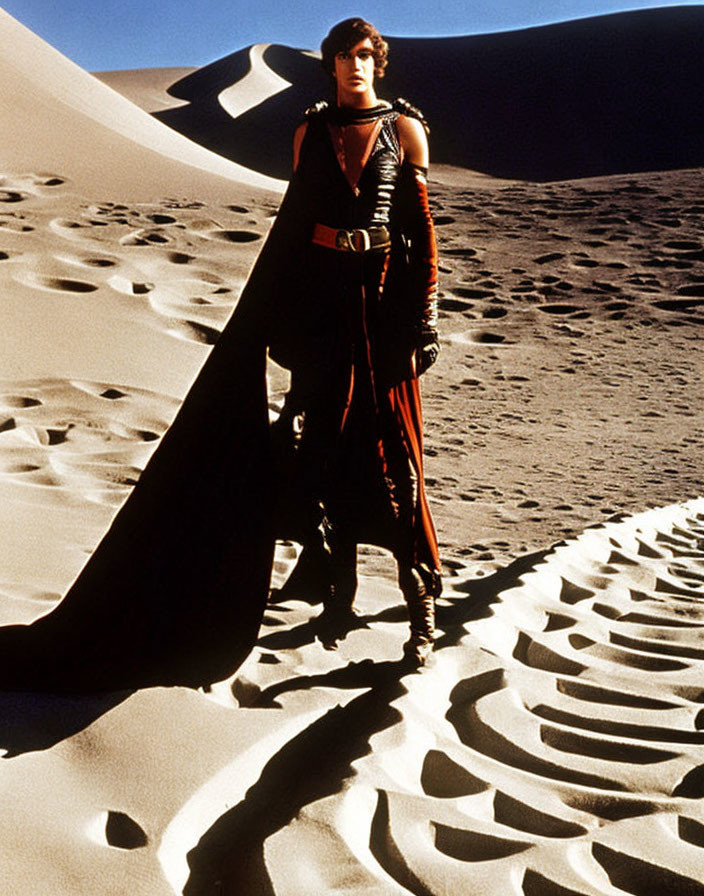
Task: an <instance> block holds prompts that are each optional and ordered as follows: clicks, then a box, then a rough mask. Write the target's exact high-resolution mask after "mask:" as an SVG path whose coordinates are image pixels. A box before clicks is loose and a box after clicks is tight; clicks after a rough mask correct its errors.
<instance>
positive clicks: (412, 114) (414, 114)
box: [392, 97, 430, 134]
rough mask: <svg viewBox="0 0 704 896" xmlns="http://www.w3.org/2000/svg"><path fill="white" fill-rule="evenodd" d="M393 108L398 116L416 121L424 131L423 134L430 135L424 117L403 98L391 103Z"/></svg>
mask: <svg viewBox="0 0 704 896" xmlns="http://www.w3.org/2000/svg"><path fill="white" fill-rule="evenodd" d="M392 105H393V108H394V110H395V111H396V112H398V113H399V114H400V115H406V116H407V117H408V118H415V119H417V120H418V121H419V122H420V123H421V124H422V125H423V128H424V129H425V133H426V134H429V133H430V128H429V127H428V122H427V121H426V120H425V116H424V115H423V113H422V112H421V111H420V109H417V108H416V107H415V106H412V105H411V104H410V103H409V102H408V100H404V99H403V97H397V99H395V100H394V101H393V103H392Z"/></svg>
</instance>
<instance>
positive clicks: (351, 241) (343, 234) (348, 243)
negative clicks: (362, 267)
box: [335, 230, 372, 252]
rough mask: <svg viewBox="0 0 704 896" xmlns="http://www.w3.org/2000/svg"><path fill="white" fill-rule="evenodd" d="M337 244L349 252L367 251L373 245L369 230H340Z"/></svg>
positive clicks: (337, 235)
mask: <svg viewBox="0 0 704 896" xmlns="http://www.w3.org/2000/svg"><path fill="white" fill-rule="evenodd" d="M335 245H336V246H337V248H338V249H345V250H346V251H347V252H367V251H369V249H371V247H372V240H371V237H370V235H369V231H368V230H338V231H337V234H336V235H335Z"/></svg>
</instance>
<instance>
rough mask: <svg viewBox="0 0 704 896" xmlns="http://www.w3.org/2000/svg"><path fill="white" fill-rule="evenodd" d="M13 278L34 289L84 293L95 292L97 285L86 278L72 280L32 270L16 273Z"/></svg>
mask: <svg viewBox="0 0 704 896" xmlns="http://www.w3.org/2000/svg"><path fill="white" fill-rule="evenodd" d="M15 279H16V280H17V281H18V282H19V283H25V284H27V285H28V286H33V287H35V288H36V289H45V290H48V291H49V292H72V293H86V292H95V291H96V290H97V289H98V286H97V285H96V284H95V283H91V282H89V281H87V280H73V279H71V278H68V277H48V276H44V275H42V274H35V273H33V272H25V273H22V274H17V275H16V277H15Z"/></svg>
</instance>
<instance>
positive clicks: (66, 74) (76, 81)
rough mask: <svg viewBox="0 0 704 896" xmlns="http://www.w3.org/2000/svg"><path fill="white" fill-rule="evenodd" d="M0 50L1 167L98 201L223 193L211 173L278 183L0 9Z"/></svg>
mask: <svg viewBox="0 0 704 896" xmlns="http://www.w3.org/2000/svg"><path fill="white" fill-rule="evenodd" d="M0 51H1V55H2V62H1V63H0V77H1V79H2V92H3V96H4V97H6V100H7V101H6V102H4V103H3V107H2V108H3V116H4V117H3V119H2V127H3V130H4V131H5V132H6V133H8V134H12V140H5V141H3V146H2V150H1V151H0V165H2V166H3V167H4V168H6V169H10V170H14V171H16V172H22V171H28V170H29V171H37V172H50V174H48V175H46V177H47V178H49V177H50V176H51V175H54V174H56V172H57V171H61V176H62V178H64V179H67V180H69V181H71V184H72V187H73V188H74V189H75V190H77V191H79V192H81V191H87V192H89V193H90V194H92V195H94V196H96V197H100V198H101V199H115V198H116V197H117V196H119V198H120V199H129V198H133V197H137V196H140V197H143V198H163V197H164V196H165V195H169V194H170V195H174V194H175V195H177V196H180V195H187V196H191V197H194V196H195V194H196V193H197V194H198V195H199V196H201V197H204V196H206V197H209V198H216V197H221V196H222V194H223V190H224V189H227V187H226V186H225V183H224V181H223V180H222V179H221V178H227V179H228V180H230V181H239V182H242V183H246V184H247V185H249V186H251V187H253V188H254V187H259V188H265V189H272V188H273V189H280V185H279V184H276V183H273V182H272V181H271V180H270V179H268V178H266V177H262V176H260V175H259V174H257V173H254V172H250V171H247V170H244V169H242V168H241V167H240V166H238V165H236V164H234V163H230V162H227V161H225V160H223V159H222V158H218V157H217V156H215V155H213V154H210V153H208V152H206V151H205V150H203V149H202V148H201V147H199V146H197V145H195V144H193V143H192V142H190V141H188V140H185V139H183V137H181V136H180V135H178V134H175V133H174V132H173V131H171V130H169V129H168V128H165V127H163V125H161V124H159V122H157V121H155V120H154V119H153V118H152V117H151V116H149V115H147V114H145V113H144V112H143V111H142V110H140V109H139V108H138V107H136V106H135V105H134V104H133V103H130V102H128V101H127V100H125V99H124V98H123V97H121V96H120V95H119V94H117V93H115V92H114V91H112V90H111V89H110V88H108V87H107V86H105V85H103V84H101V83H100V82H99V81H97V79H95V78H92V77H91V76H90V75H88V74H87V73H86V72H84V71H83V70H82V69H80V68H79V67H78V66H76V65H75V64H74V63H72V62H70V60H68V59H66V58H65V57H64V56H62V55H61V54H60V53H58V52H57V51H56V50H54V49H53V48H52V47H50V46H49V45H48V44H46V43H44V41H42V40H40V38H38V37H37V36H36V35H34V34H32V33H31V32H30V31H28V30H27V29H26V28H24V27H23V26H22V25H20V24H19V22H17V21H15V20H14V19H13V18H12V17H11V16H9V15H8V14H7V13H5V12H3V11H0ZM28 59H31V61H32V64H31V66H30V65H28V64H27V60H28ZM18 98H19V100H18ZM18 101H19V102H20V103H21V105H20V107H19V108H20V109H21V114H18V105H17V104H18ZM87 148H88V150H87ZM216 175H219V176H220V177H217V176H216Z"/></svg>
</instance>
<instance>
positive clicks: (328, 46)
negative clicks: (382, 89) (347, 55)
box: [320, 16, 389, 78]
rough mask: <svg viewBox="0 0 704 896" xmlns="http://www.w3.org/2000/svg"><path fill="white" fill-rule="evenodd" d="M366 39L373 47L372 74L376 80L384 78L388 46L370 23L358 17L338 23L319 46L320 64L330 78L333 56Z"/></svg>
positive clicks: (333, 64) (332, 72)
mask: <svg viewBox="0 0 704 896" xmlns="http://www.w3.org/2000/svg"><path fill="white" fill-rule="evenodd" d="M367 37H368V38H369V39H370V40H371V42H372V47H373V50H372V55H373V56H374V74H375V76H376V77H377V78H383V77H384V69H385V68H386V61H387V60H386V57H387V56H388V52H389V45H388V44H387V43H386V41H385V40H384V38H383V37H382V36H381V34H379V32H378V31H377V30H376V28H375V27H374V26H373V25H372V24H371V23H370V22H366V21H365V20H364V19H360V18H359V16H355V17H354V18H352V19H345V20H344V21H343V22H338V23H337V25H334V26H333V27H332V28H331V29H330V33H329V34H328V36H327V37H326V38H325V40H324V41H323V43H322V44H321V47H320V51H321V53H322V54H323V58H322V60H321V62H322V64H323V68H324V69H325V71H326V72H327V73H328V74H329V75H330V77H332V76H333V74H334V72H335V56H336V55H337V54H338V53H344V52H346V51H347V50H349V49H351V48H352V47H354V46H355V44H358V43H359V42H360V41H362V40H364V39H365V38H367Z"/></svg>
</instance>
